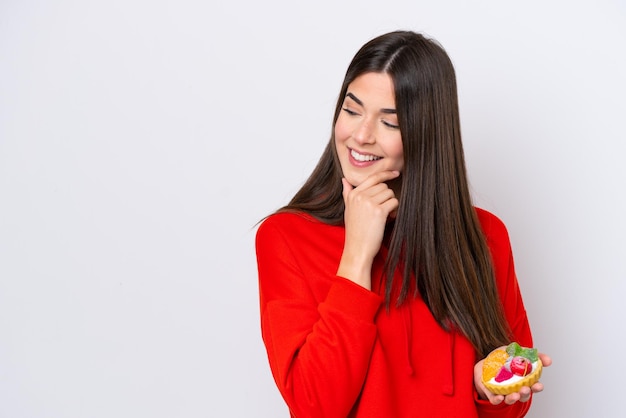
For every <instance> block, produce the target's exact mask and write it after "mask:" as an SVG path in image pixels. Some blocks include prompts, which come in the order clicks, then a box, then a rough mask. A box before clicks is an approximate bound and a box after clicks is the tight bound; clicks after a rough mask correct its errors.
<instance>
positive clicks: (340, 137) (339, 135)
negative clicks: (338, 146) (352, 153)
mask: <svg viewBox="0 0 626 418" xmlns="http://www.w3.org/2000/svg"><path fill="white" fill-rule="evenodd" d="M349 136H350V130H349V128H348V126H347V124H345V123H343V122H342V121H341V118H339V119H337V123H335V142H337V143H340V142H343V141H345V140H346V139H347V138H348V137H349Z"/></svg>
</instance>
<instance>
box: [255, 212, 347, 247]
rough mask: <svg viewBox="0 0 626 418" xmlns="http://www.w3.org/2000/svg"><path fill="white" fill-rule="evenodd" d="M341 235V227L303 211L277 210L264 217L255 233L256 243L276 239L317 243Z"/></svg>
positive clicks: (300, 242)
mask: <svg viewBox="0 0 626 418" xmlns="http://www.w3.org/2000/svg"><path fill="white" fill-rule="evenodd" d="M338 234H339V235H340V236H343V228H342V227H338V226H333V225H328V224H325V223H323V222H322V221H320V220H318V219H316V218H314V217H313V216H311V215H309V214H307V213H304V212H278V213H274V214H272V215H270V216H268V217H267V218H265V219H264V220H263V221H262V223H261V225H260V226H259V228H258V230H257V233H256V241H257V244H258V243H259V242H268V241H270V242H271V241H276V240H286V241H289V242H292V243H296V242H297V243H299V244H304V243H307V242H311V243H315V244H319V243H320V242H324V241H327V240H329V239H330V240H335V239H336V236H337V235H338Z"/></svg>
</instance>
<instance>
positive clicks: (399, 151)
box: [387, 139, 404, 169]
mask: <svg viewBox="0 0 626 418" xmlns="http://www.w3.org/2000/svg"><path fill="white" fill-rule="evenodd" d="M387 155H388V156H389V157H391V158H392V159H393V160H394V166H395V168H398V169H400V168H402V167H403V166H404V150H403V147H402V139H397V140H395V141H393V142H392V143H391V144H390V145H389V147H388V148H387Z"/></svg>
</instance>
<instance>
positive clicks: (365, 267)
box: [337, 171, 400, 289]
mask: <svg viewBox="0 0 626 418" xmlns="http://www.w3.org/2000/svg"><path fill="white" fill-rule="evenodd" d="M399 175H400V173H399V172H398V171H381V172H378V173H375V174H372V175H371V176H369V177H368V178H367V179H365V181H363V183H361V184H360V185H358V186H357V187H353V186H352V185H351V184H350V183H348V181H347V180H346V179H345V178H344V179H342V182H343V200H344V203H345V206H346V209H345V212H344V223H345V229H346V232H345V233H346V237H345V238H346V239H345V243H344V248H343V254H342V256H341V261H340V263H339V268H338V270H337V275H338V276H341V277H345V278H346V279H349V280H352V281H353V282H355V283H357V284H359V285H361V286H363V287H365V288H367V289H371V270H372V263H373V261H374V257H375V256H376V254H377V253H378V251H379V250H380V246H381V244H382V241H383V235H384V233H385V224H386V223H387V218H388V217H389V215H390V214H391V213H392V212H393V211H394V210H396V209H397V208H398V199H397V198H396V196H395V194H394V192H393V190H391V188H389V186H388V185H387V184H386V183H385V182H386V181H389V180H393V179H395V178H396V177H398V176H399Z"/></svg>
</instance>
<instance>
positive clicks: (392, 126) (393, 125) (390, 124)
mask: <svg viewBox="0 0 626 418" xmlns="http://www.w3.org/2000/svg"><path fill="white" fill-rule="evenodd" d="M382 123H383V125H385V126H386V127H387V128H391V129H400V126H399V125H395V124H393V123H390V122H387V121H386V120H383V121H382Z"/></svg>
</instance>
